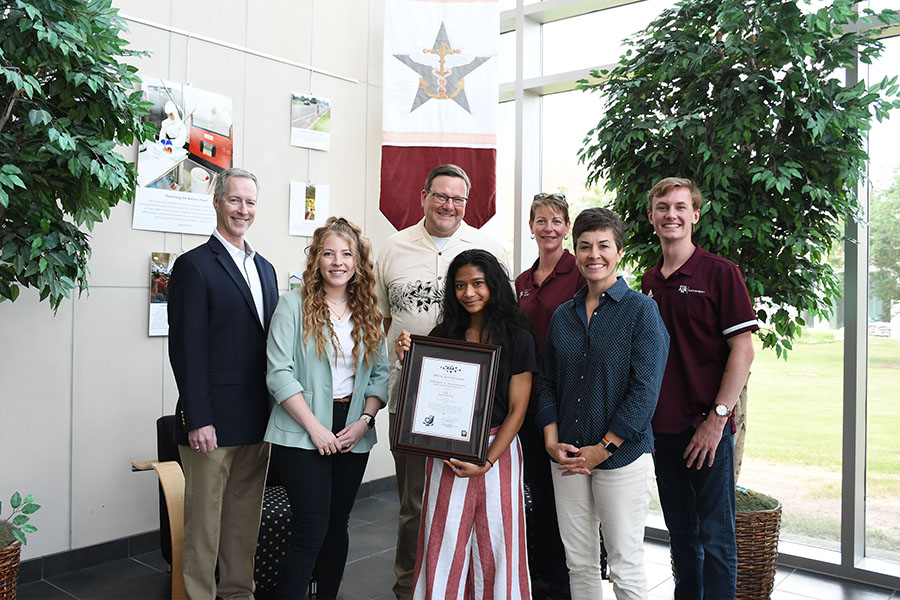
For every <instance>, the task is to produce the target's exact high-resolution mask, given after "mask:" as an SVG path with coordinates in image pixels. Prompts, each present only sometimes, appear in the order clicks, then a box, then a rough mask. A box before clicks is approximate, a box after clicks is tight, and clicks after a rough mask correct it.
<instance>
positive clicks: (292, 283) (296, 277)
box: [288, 269, 305, 290]
mask: <svg viewBox="0 0 900 600" xmlns="http://www.w3.org/2000/svg"><path fill="white" fill-rule="evenodd" d="M303 271H305V269H300V270H299V271H291V273H290V276H289V277H288V289H289V290H295V289H297V288H298V287H300V286H301V285H303Z"/></svg>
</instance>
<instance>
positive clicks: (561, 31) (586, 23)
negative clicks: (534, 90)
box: [543, 0, 675, 75]
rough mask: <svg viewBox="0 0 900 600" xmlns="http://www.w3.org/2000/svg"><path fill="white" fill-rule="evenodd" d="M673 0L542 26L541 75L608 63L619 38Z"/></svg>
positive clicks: (617, 48)
mask: <svg viewBox="0 0 900 600" xmlns="http://www.w3.org/2000/svg"><path fill="white" fill-rule="evenodd" d="M674 4H675V2H674V0H645V1H644V2H637V3H635V4H629V5H625V6H620V7H616V8H612V9H608V10H601V11H597V12H593V13H589V14H586V15H582V16H580V17H572V18H570V19H563V20H561V21H554V22H552V23H547V24H546V25H544V26H543V39H544V42H543V54H544V60H543V66H544V71H543V72H544V75H550V74H552V73H566V72H569V71H573V70H575V69H584V68H588V67H596V66H599V65H608V64H612V63H614V62H617V61H618V60H619V57H620V56H621V55H622V53H623V48H622V40H623V39H624V38H626V37H630V36H631V35H632V34H633V33H635V32H637V31H639V30H641V29H643V28H644V27H645V26H646V25H647V24H648V23H649V22H650V21H652V20H653V19H654V18H655V17H656V16H657V15H658V14H659V13H660V12H661V11H662V10H663V9H664V8H666V7H669V6H673V5H674Z"/></svg>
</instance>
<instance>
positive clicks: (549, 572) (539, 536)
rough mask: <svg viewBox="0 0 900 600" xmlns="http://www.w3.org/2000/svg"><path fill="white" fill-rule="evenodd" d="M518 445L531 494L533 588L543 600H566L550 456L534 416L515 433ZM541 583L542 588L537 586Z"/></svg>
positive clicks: (566, 580) (563, 557) (566, 571)
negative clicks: (544, 595) (543, 593)
mask: <svg viewBox="0 0 900 600" xmlns="http://www.w3.org/2000/svg"><path fill="white" fill-rule="evenodd" d="M519 441H520V442H521V443H522V467H523V476H524V479H525V483H527V484H528V488H529V489H530V490H531V502H532V506H533V507H534V513H533V514H534V518H533V519H531V521H530V522H529V523H528V525H529V527H528V537H529V538H531V539H530V540H529V542H530V547H529V551H530V550H531V549H532V548H533V549H534V550H536V551H537V556H538V558H539V560H536V561H535V560H532V561H530V562H531V565H533V566H534V567H535V568H534V569H533V570H532V574H531V575H532V580H533V583H534V585H533V586H532V587H533V588H539V587H541V588H543V590H544V591H546V593H547V597H549V598H553V599H554V600H556V599H567V598H570V597H571V596H570V594H569V568H568V567H567V566H566V549H565V548H564V547H563V543H562V540H561V539H560V538H559V525H557V522H556V500H555V498H554V496H553V479H552V478H551V476H550V455H549V454H547V449H546V447H545V446H544V434H543V432H541V431H539V430H538V428H537V427H536V426H535V424H534V415H531V414H526V415H525V421H523V422H522V427H521V428H520V429H519ZM540 582H543V585H541V584H540Z"/></svg>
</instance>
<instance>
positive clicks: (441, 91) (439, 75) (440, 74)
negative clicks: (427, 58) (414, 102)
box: [419, 42, 464, 100]
mask: <svg viewBox="0 0 900 600" xmlns="http://www.w3.org/2000/svg"><path fill="white" fill-rule="evenodd" d="M460 52H461V50H454V49H453V48H451V47H450V46H448V45H447V44H445V43H444V42H440V43H439V44H438V47H437V48H425V49H424V50H422V53H423V54H437V55H438V57H440V58H439V60H440V67H438V68H437V69H432V70H431V74H432V75H434V78H435V80H436V81H437V94H432V93H431V92H429V91H428V82H427V81H425V80H424V79H422V78H419V87H421V88H422V89H423V90H425V93H426V94H428V95H429V96H430V97H432V98H437V99H438V100H445V99H447V98H453V97H454V96H456V95H457V94H458V93H459V92H460V90H462V88H463V85H464V84H463V81H462V80H459V81H457V82H456V90H455V91H454V92H453V93H452V94H449V95H448V94H447V79H448V78H449V77H450V75H452V74H453V69H448V68H447V67H446V65H445V64H444V57H445V56H447V55H448V54H459V53H460Z"/></svg>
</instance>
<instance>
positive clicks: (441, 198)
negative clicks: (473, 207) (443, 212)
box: [427, 190, 469, 208]
mask: <svg viewBox="0 0 900 600" xmlns="http://www.w3.org/2000/svg"><path fill="white" fill-rule="evenodd" d="M427 191H428V193H429V194H431V201H432V202H434V203H435V204H437V205H438V206H444V205H445V204H447V203H448V202H450V201H452V202H453V206H454V207H456V208H462V207H463V206H465V205H466V202H468V201H469V199H468V198H466V197H464V196H448V195H447V194H439V193H437V192H432V191H431V190H427Z"/></svg>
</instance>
